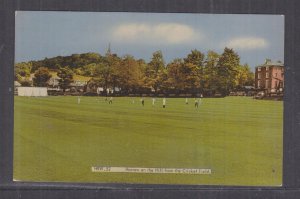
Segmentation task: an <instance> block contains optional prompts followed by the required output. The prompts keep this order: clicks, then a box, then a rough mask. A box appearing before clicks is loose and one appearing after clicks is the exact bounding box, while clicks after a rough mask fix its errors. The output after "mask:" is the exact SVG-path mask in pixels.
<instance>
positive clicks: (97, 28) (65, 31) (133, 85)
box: [13, 11, 284, 186]
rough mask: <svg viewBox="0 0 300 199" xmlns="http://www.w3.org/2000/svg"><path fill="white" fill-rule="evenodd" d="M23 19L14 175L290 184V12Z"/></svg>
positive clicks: (21, 14) (27, 15) (18, 39)
mask: <svg viewBox="0 0 300 199" xmlns="http://www.w3.org/2000/svg"><path fill="white" fill-rule="evenodd" d="M15 20H16V23H15V66H14V75H15V76H14V78H15V85H14V86H15V90H14V92H15V96H14V160H13V178H14V180H15V181H26V182H76V183H77V182H79V183H86V182H89V183H134V184H171V185H176V184H182V185H230V186H282V164H283V163H282V161H283V160H282V159H283V157H282V156H283V94H284V16H283V15H254V14H251V15H250V14H198V13H193V14H191V13H134V12H63V11H60V12H54V11H16V14H15Z"/></svg>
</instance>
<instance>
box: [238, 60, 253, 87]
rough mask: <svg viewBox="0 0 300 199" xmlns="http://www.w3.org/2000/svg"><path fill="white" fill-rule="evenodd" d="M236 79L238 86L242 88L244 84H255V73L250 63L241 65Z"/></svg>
mask: <svg viewBox="0 0 300 199" xmlns="http://www.w3.org/2000/svg"><path fill="white" fill-rule="evenodd" d="M236 81H237V82H236V84H237V86H238V87H240V88H241V87H244V86H253V84H254V73H253V72H251V70H250V67H249V66H248V64H245V65H241V66H239V68H238V74H237V79H236Z"/></svg>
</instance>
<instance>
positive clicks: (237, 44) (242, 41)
mask: <svg viewBox="0 0 300 199" xmlns="http://www.w3.org/2000/svg"><path fill="white" fill-rule="evenodd" d="M221 46H222V47H224V46H226V47H229V48H233V49H240V50H254V49H264V48H267V47H268V46H269V43H268V41H267V40H265V39H263V38H259V37H238V38H234V39H231V40H229V41H227V42H225V43H223V44H221Z"/></svg>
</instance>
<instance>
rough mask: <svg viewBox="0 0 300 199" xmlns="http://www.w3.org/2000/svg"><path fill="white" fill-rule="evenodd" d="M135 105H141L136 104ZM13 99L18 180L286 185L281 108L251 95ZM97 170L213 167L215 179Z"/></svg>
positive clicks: (280, 104) (16, 176)
mask: <svg viewBox="0 0 300 199" xmlns="http://www.w3.org/2000/svg"><path fill="white" fill-rule="evenodd" d="M133 99H134V100H135V103H133V102H132V101H133ZM193 102H194V100H193V99H192V98H191V99H189V104H188V105H186V104H185V99H183V98H169V99H167V107H166V108H165V109H163V108H162V99H161V98H158V99H157V101H156V104H155V105H154V106H152V101H151V98H145V106H144V107H143V106H142V105H141V102H140V99H139V98H127V97H119V98H114V99H113V104H110V105H109V104H108V102H106V101H105V100H104V98H98V97H81V103H80V104H77V97H71V96H60V97H44V98H42V97H40V98H39V97H15V126H14V179H15V180H24V181H51V182H52V181H63V182H122V183H124V182H125V183H147V184H148V183H151V184H153V183H155V184H208V185H260V186H261V185H281V184H282V128H283V104H282V102H279V101H263V100H254V99H252V98H248V97H226V98H204V99H202V103H201V104H200V106H199V108H198V109H196V108H195V107H194V104H193ZM91 166H120V167H170V168H210V169H211V170H212V174H211V175H185V174H141V173H93V172H91Z"/></svg>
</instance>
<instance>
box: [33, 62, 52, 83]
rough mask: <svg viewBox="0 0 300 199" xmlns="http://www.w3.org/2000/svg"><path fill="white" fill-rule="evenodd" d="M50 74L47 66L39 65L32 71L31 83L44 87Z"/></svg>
mask: <svg viewBox="0 0 300 199" xmlns="http://www.w3.org/2000/svg"><path fill="white" fill-rule="evenodd" d="M51 76H52V75H51V74H50V73H49V70H48V68H45V67H40V68H39V69H38V70H36V71H35V73H34V78H33V85H34V86H40V87H45V86H47V85H48V81H49V79H50V78H51Z"/></svg>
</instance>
